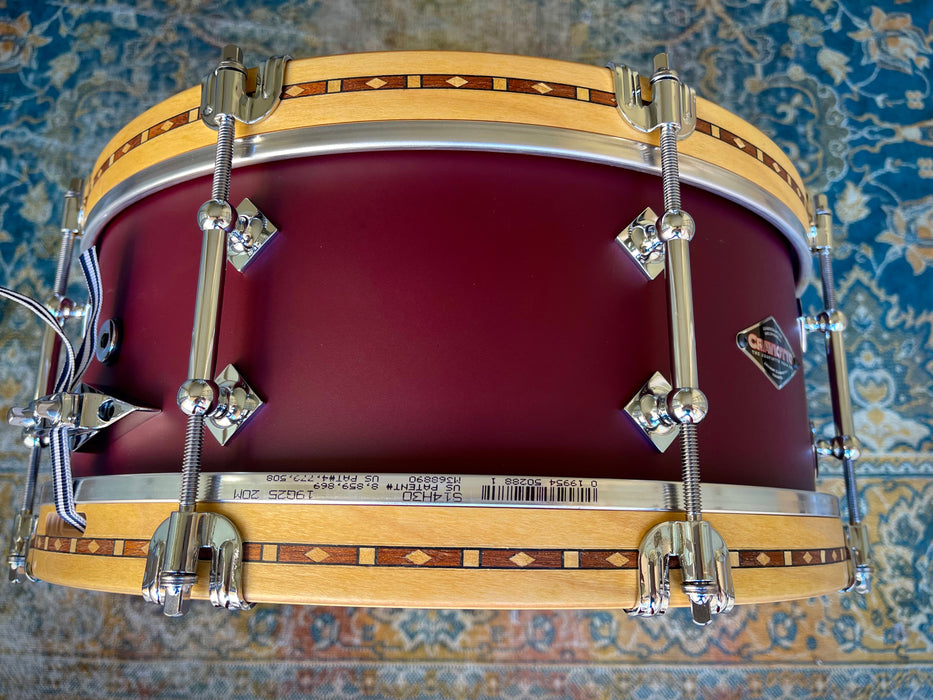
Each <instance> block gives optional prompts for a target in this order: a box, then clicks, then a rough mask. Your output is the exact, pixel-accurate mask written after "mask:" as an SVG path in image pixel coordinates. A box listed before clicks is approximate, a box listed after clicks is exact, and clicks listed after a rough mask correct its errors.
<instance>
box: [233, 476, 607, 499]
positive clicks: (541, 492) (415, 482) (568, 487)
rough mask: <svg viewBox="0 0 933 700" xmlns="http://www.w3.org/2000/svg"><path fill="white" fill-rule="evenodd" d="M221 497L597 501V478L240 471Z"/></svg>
mask: <svg viewBox="0 0 933 700" xmlns="http://www.w3.org/2000/svg"><path fill="white" fill-rule="evenodd" d="M242 476H243V478H242V479H241V480H238V481H237V482H236V484H235V485H233V488H231V489H230V490H229V491H228V490H226V489H224V493H223V494H218V497H219V500H234V501H251V502H279V503H309V502H317V503H360V504H373V505H377V504H436V505H446V504H450V505H454V504H461V505H480V506H481V505H489V504H493V503H503V504H508V503H511V504H514V505H525V506H548V505H550V506H553V505H567V506H574V505H591V506H592V505H597V503H598V495H597V494H598V490H597V487H598V484H599V482H598V481H596V480H589V479H586V480H584V479H578V478H548V477H525V476H515V477H504V476H473V475H468V476H458V475H452V474H332V473H320V472H310V473H269V474H255V475H242Z"/></svg>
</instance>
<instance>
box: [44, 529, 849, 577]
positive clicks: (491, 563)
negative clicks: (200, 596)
mask: <svg viewBox="0 0 933 700" xmlns="http://www.w3.org/2000/svg"><path fill="white" fill-rule="evenodd" d="M32 547H33V548H34V549H37V550H40V551H44V552H53V553H58V554H63V555H69V556H71V555H74V556H92V557H112V558H121V557H122V558H131V559H132V558H144V557H146V556H147V552H148V548H149V542H148V541H146V540H124V539H106V538H99V537H98V538H93V539H90V538H85V537H45V536H37V537H35V538H33V541H32ZM731 553H732V555H733V557H732V566H733V568H739V569H761V568H799V567H810V566H821V565H825V564H836V563H839V562H842V561H845V560H846V559H847V558H848V551H847V550H846V548H845V547H832V548H825V549H793V550H792V549H779V550H760V549H739V550H732V552H731ZM243 561H244V562H246V563H252V564H272V565H274V564H301V565H307V566H369V567H377V568H382V567H403V568H415V569H417V568H421V569H477V568H478V569H509V570H534V569H537V570H541V569H548V570H567V569H571V570H578V569H587V570H606V571H613V570H619V569H636V568H638V550H635V549H618V550H615V549H573V550H566V549H519V548H514V549H502V548H498V547H488V548H483V547H418V546H411V547H398V546H392V547H381V546H370V547H363V546H354V545H335V544H315V543H307V544H302V543H278V542H246V543H244V545H243ZM671 568H673V569H678V568H680V564H679V563H678V562H677V561H676V559H675V560H673V561H672V562H671Z"/></svg>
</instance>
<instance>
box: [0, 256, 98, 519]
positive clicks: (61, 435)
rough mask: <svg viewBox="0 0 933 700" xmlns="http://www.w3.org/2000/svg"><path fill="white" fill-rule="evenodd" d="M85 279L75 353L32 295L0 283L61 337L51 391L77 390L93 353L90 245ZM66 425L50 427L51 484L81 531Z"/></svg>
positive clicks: (58, 503)
mask: <svg viewBox="0 0 933 700" xmlns="http://www.w3.org/2000/svg"><path fill="white" fill-rule="evenodd" d="M78 260H79V262H80V263H81V270H82V271H83V272H84V280H85V282H86V283H87V289H88V311H87V313H88V317H87V322H86V323H85V324H84V337H83V338H82V339H81V345H80V346H79V348H78V353H77V355H75V350H74V345H72V343H71V340H69V338H68V336H67V335H65V332H64V331H63V330H62V327H61V326H60V325H59V323H58V320H57V319H56V318H55V317H54V316H53V315H52V314H51V313H50V312H49V310H48V309H46V308H45V307H44V306H43V305H42V304H41V303H39V302H38V301H36V300H35V299H33V298H32V297H28V296H25V295H24V294H20V293H19V292H14V291H13V290H12V289H7V288H6V287H0V298H5V299H9V300H10V301H14V302H16V303H17V304H20V305H22V306H25V307H26V308H27V309H29V310H30V311H32V312H33V313H34V314H35V315H36V316H38V317H39V319H40V320H41V321H43V322H44V323H45V324H46V325H47V326H49V327H50V328H51V329H52V330H53V331H55V333H56V334H57V335H58V337H59V338H60V339H61V341H62V347H63V348H64V350H65V353H64V363H63V364H64V366H63V367H62V368H61V371H60V372H59V374H58V379H57V380H56V382H55V391H54V393H56V394H58V393H61V392H65V391H71V392H75V391H77V390H78V388H79V385H80V383H81V379H82V377H83V376H84V373H85V372H86V371H87V368H88V367H89V366H90V364H91V358H92V357H93V356H94V343H95V340H96V339H97V324H98V321H99V319H100V307H101V289H102V285H101V279H100V264H99V262H98V260H97V249H96V248H93V247H92V248H89V249H88V250H86V251H85V252H84V253H82V254H81V256H80V258H79V259H78ZM68 431H69V428H68V427H65V426H57V427H55V428H53V429H52V430H51V434H50V436H49V450H50V452H51V456H52V486H53V491H54V497H55V510H56V512H57V513H58V515H59V517H61V519H62V520H64V521H65V522H66V523H68V524H69V525H71V526H72V527H74V528H77V529H78V530H79V531H81V532H84V530H85V528H86V527H87V521H86V520H85V519H84V517H83V516H82V515H80V514H79V513H78V512H77V511H76V510H75V495H74V482H73V480H72V477H71V448H70V445H69V435H68Z"/></svg>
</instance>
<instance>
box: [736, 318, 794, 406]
mask: <svg viewBox="0 0 933 700" xmlns="http://www.w3.org/2000/svg"><path fill="white" fill-rule="evenodd" d="M735 342H736V344H738V346H739V349H740V350H741V351H742V352H744V353H745V354H746V355H747V356H748V357H750V358H751V360H752V362H754V363H755V365H756V366H757V367H758V369H760V370H761V371H762V372H764V374H765V376H766V377H767V378H768V379H770V380H771V383H772V384H774V386H776V387H777V388H778V389H782V388H783V387H784V385H785V384H787V382H789V381H790V380H791V378H792V377H793V376H794V374H795V373H796V372H797V367H798V366H799V365H798V364H797V358H796V357H794V351H793V349H792V348H791V346H790V343H789V342H787V336H785V335H784V332H783V331H782V330H781V327H780V326H779V325H778V323H777V321H775V320H774V317H773V316H768V318H766V319H765V320H764V321H759V322H758V323H756V324H755V325H754V326H750V327H749V328H746V329H745V330H744V331H741V332H740V333H739V334H738V335H736V336H735Z"/></svg>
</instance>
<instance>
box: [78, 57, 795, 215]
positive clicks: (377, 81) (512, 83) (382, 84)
mask: <svg viewBox="0 0 933 700" xmlns="http://www.w3.org/2000/svg"><path fill="white" fill-rule="evenodd" d="M398 90H408V91H412V90H431V91H436V90H450V91H464V90H469V91H480V92H482V91H486V92H490V93H502V92H507V93H514V94H521V95H531V96H535V97H541V98H549V99H558V100H570V101H573V102H578V103H587V104H593V105H597V106H602V107H606V108H611V109H615V106H616V98H615V95H614V94H613V93H612V92H608V91H604V90H595V89H592V88H587V87H583V86H578V85H570V84H565V83H556V82H548V81H545V80H534V79H528V78H514V77H508V76H494V75H470V74H393V75H364V76H352V77H343V78H330V79H325V80H316V81H309V82H301V83H293V84H289V85H285V86H283V88H282V94H281V98H282V100H295V99H303V98H309V97H319V96H324V95H333V94H341V93H342V94H350V93H356V92H386V91H398ZM199 118H200V117H199V110H198V109H192V110H189V111H185V112H183V113H181V114H179V115H176V116H174V117H172V118H170V119H167V120H164V121H161V122H159V123H158V124H153V125H151V126H149V127H148V128H146V129H144V130H143V131H142V132H140V133H137V134H135V135H134V136H133V137H132V138H130V139H129V140H128V141H127V142H126V143H124V144H122V145H120V146H119V147H118V148H117V149H116V150H115V151H113V153H111V154H110V156H109V157H107V158H106V159H104V160H103V161H102V163H101V165H100V166H99V167H98V169H97V170H96V171H95V172H94V173H93V175H92V179H91V182H92V184H96V183H97V182H98V180H99V179H100V178H101V176H102V175H103V174H104V173H105V172H106V171H107V170H108V169H109V168H110V167H112V165H113V163H115V162H116V161H118V160H119V159H120V158H122V157H123V156H125V155H126V154H128V153H130V152H132V151H133V150H134V149H136V148H139V147H140V146H141V145H143V144H146V143H149V142H151V141H153V140H156V139H158V138H159V137H160V136H163V135H164V134H167V133H171V132H173V131H175V130H177V129H180V128H181V127H184V126H189V125H192V124H196V123H199ZM619 118H620V119H621V117H619ZM696 131H697V132H699V133H702V134H705V135H706V136H709V137H710V138H713V139H716V140H717V141H719V142H721V143H723V144H726V145H728V146H730V147H731V148H733V149H735V151H736V152H741V153H743V154H745V155H746V156H748V157H749V158H754V159H755V160H757V161H760V162H761V163H763V164H764V165H765V166H767V167H768V168H770V169H771V170H773V171H774V172H775V173H776V174H777V175H778V177H780V178H781V179H782V180H783V181H784V182H785V183H786V184H787V186H788V187H789V188H790V190H791V191H792V192H793V193H794V195H795V196H796V197H797V199H799V200H800V202H801V203H802V204H803V205H804V207H805V208H806V207H807V195H806V192H805V191H804V188H803V186H802V184H801V183H800V182H798V181H797V180H796V179H795V178H794V177H793V176H792V175H791V174H790V173H788V172H787V170H786V169H785V168H783V167H782V166H781V165H780V164H779V163H778V162H777V160H775V158H774V157H773V156H772V155H770V154H768V153H767V152H765V151H763V150H762V149H761V148H760V147H758V146H757V145H755V144H753V143H750V142H748V141H747V140H745V139H743V138H741V137H740V136H739V135H737V134H735V133H733V132H731V131H728V130H727V129H724V128H721V127H719V126H718V125H716V124H713V123H711V122H709V121H706V120H704V119H700V118H698V119H697V123H696Z"/></svg>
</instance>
